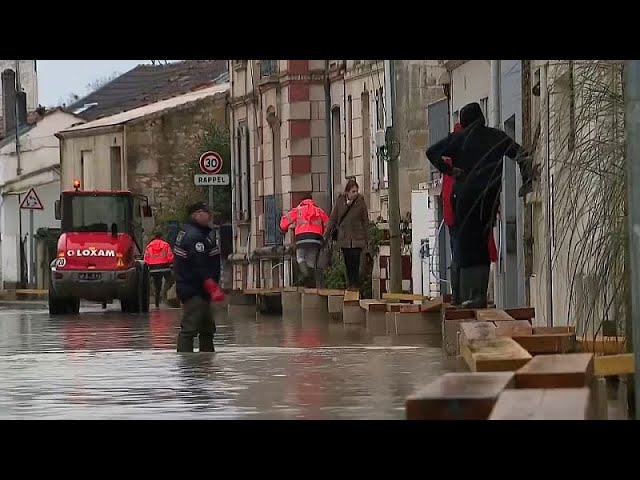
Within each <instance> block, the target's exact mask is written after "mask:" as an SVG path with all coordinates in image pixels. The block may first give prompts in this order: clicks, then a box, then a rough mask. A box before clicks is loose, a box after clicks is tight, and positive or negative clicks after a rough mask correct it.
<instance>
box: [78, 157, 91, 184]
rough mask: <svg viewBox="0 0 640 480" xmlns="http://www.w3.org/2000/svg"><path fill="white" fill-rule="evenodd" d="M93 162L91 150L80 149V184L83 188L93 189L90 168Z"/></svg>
mask: <svg viewBox="0 0 640 480" xmlns="http://www.w3.org/2000/svg"><path fill="white" fill-rule="evenodd" d="M92 163H93V151H91V150H82V151H81V152H80V185H82V188H83V189H85V190H93V178H92V176H91V168H92Z"/></svg>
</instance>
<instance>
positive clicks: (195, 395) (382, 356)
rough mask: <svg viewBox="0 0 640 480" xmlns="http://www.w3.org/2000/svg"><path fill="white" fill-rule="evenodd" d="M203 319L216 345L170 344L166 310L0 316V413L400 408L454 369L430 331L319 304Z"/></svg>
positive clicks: (175, 321)
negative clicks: (321, 310) (384, 324)
mask: <svg viewBox="0 0 640 480" xmlns="http://www.w3.org/2000/svg"><path fill="white" fill-rule="evenodd" d="M215 317H216V322H217V324H218V335H217V336H216V348H217V353H216V354H199V353H195V354H176V353H175V352H174V349H175V339H176V335H177V331H178V326H179V321H180V310H176V309H161V310H157V311H152V312H151V313H150V314H149V315H123V314H121V313H120V312H118V311H117V310H116V309H113V308H111V309H109V310H107V311H102V310H94V311H88V312H83V313H82V314H81V315H79V316H63V317H55V318H52V317H49V316H48V315H47V314H46V313H43V312H15V314H10V315H4V316H3V319H2V326H1V327H0V356H1V357H2V358H3V361H2V362H0V381H1V382H2V385H3V389H1V390H0V417H2V418H225V419H228V418H256V419H278V418H282V419H351V418H356V419H357V418H403V416H404V400H405V398H406V396H407V395H409V394H410V393H411V392H412V391H413V390H414V389H415V388H416V387H418V386H420V385H422V384H424V383H427V382H429V381H431V380H433V379H434V378H435V377H436V376H437V375H439V374H440V373H441V372H443V371H447V370H450V369H454V368H456V366H455V365H452V364H450V362H446V361H444V359H443V358H442V354H441V350H440V347H439V344H437V341H436V340H437V339H436V340H434V339H430V338H427V337H424V336H416V337H379V336H372V335H371V334H369V333H368V332H367V331H366V328H365V327H364V326H363V325H343V324H342V323H336V322H330V321H328V319H327V316H326V314H324V315H323V314H315V315H314V314H309V313H306V314H305V315H302V314H300V313H297V314H295V313H294V314H289V315H287V316H285V317H283V318H279V317H273V316H269V317H267V316H261V315H259V314H258V315H256V314H255V312H253V313H252V314H251V315H247V316H244V317H239V316H237V315H234V316H233V317H231V318H230V317H229V316H228V315H226V313H225V312H221V311H217V312H216V313H215Z"/></svg>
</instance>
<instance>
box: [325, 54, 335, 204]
mask: <svg viewBox="0 0 640 480" xmlns="http://www.w3.org/2000/svg"><path fill="white" fill-rule="evenodd" d="M324 72H325V81H324V126H325V130H326V131H327V133H326V137H325V140H326V149H327V213H330V212H331V208H332V207H333V151H332V148H331V136H332V133H333V132H332V131H331V81H330V79H329V60H325V61H324Z"/></svg>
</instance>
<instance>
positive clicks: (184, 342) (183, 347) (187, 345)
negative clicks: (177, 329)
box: [178, 335, 193, 353]
mask: <svg viewBox="0 0 640 480" xmlns="http://www.w3.org/2000/svg"><path fill="white" fill-rule="evenodd" d="M178 353H193V338H192V337H185V336H183V335H178Z"/></svg>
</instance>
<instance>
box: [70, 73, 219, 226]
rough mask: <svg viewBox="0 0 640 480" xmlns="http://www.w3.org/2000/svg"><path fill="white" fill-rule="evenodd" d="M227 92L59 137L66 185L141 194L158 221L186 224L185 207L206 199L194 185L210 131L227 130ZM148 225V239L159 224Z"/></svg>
mask: <svg viewBox="0 0 640 480" xmlns="http://www.w3.org/2000/svg"><path fill="white" fill-rule="evenodd" d="M228 89H229V85H228V84H226V83H224V84H220V85H215V86H213V87H207V88H204V89H202V90H197V91H195V92H191V93H188V94H184V95H179V96H177V97H174V98H171V99H168V100H163V101H161V102H156V103H152V104H149V105H146V106H144V107H140V108H135V109H133V110H129V111H127V112H123V113H120V114H117V115H112V116H109V117H104V118H101V119H98V120H94V121H92V122H87V123H85V124H82V125H79V126H76V127H73V128H69V129H66V130H64V131H62V132H59V133H58V135H57V136H58V138H60V145H61V148H60V150H61V156H60V158H61V178H62V180H61V181H62V184H63V185H65V186H66V185H71V184H72V182H73V180H74V179H76V178H77V179H79V180H81V183H82V185H83V188H85V189H97V190H118V189H126V190H131V191H133V192H136V193H141V194H143V195H146V196H147V197H148V198H149V203H150V205H151V206H152V208H153V211H154V218H158V216H159V215H160V216H162V215H164V214H167V212H169V213H168V214H170V215H174V216H177V217H178V218H175V219H177V220H181V219H182V218H181V217H182V216H183V214H184V212H182V211H180V207H181V206H184V205H185V203H186V202H188V201H191V200H193V199H194V198H195V196H198V200H200V199H206V192H205V189H204V188H203V187H195V186H194V178H193V175H194V173H196V172H195V169H196V166H197V163H198V158H199V156H200V154H201V153H203V152H202V151H200V147H199V143H200V138H201V136H202V134H203V133H204V132H205V131H207V129H208V128H209V126H211V125H217V126H219V127H223V128H226V127H227V123H226V99H227V93H228ZM223 160H227V163H228V159H223ZM198 189H202V191H199V190H198ZM145 222H147V223H145V231H146V232H147V235H149V234H150V233H151V230H152V229H153V227H154V226H155V223H154V219H145Z"/></svg>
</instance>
